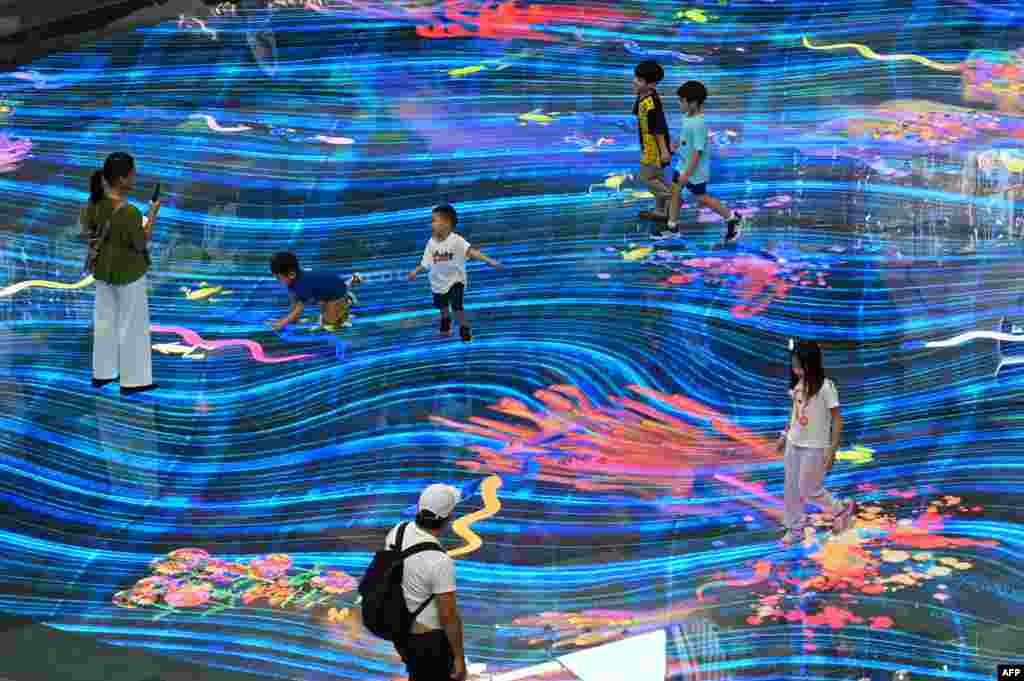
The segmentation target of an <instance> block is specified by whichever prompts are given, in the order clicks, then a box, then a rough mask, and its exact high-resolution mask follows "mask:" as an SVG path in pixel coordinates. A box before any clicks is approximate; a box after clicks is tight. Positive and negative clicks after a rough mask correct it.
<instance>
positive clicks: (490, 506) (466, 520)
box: [448, 475, 501, 558]
mask: <svg viewBox="0 0 1024 681" xmlns="http://www.w3.org/2000/svg"><path fill="white" fill-rule="evenodd" d="M499 487H501V477H500V476H497V475H492V476H491V477H489V478H487V479H486V480H484V482H483V484H482V485H481V486H480V495H481V496H482V497H483V498H484V507H483V508H482V509H480V510H479V511H476V512H475V513H470V514H469V515H464V516H462V517H461V518H459V519H458V520H456V521H455V522H454V523H452V530H454V531H455V534H457V535H459V536H460V537H462V538H463V539H465V540H466V543H465V544H463V545H462V546H460V547H459V548H457V549H452V550H450V551H449V552H448V555H449V556H451V557H452V558H458V557H459V556H464V555H466V554H467V553H473V552H474V551H476V550H477V549H479V548H480V547H481V546H483V545H484V541H483V540H482V539H481V538H480V536H479V535H478V534H477V533H476V532H474V531H473V530H471V529H470V525H472V524H473V523H475V522H477V521H478V520H484V519H485V518H490V517H491V516H493V515H494V514H495V513H497V512H498V511H500V510H501V500H500V499H498V488H499Z"/></svg>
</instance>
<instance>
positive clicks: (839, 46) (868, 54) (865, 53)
mask: <svg viewBox="0 0 1024 681" xmlns="http://www.w3.org/2000/svg"><path fill="white" fill-rule="evenodd" d="M804 47H806V48H807V49H809V50H849V49H852V50H857V51H858V52H860V55H861V56H862V57H864V58H865V59H874V60H875V61H913V62H917V63H918V64H921V65H923V66H927V67H928V68H931V69H935V70H936V71H960V70H961V68H962V66H961V65H960V64H943V63H941V62H937V61H932V60H931V59H929V58H928V57H922V56H920V55H917V54H878V53H877V52H875V51H874V50H872V49H871V48H870V47H868V46H867V45H861V44H859V43H836V44H835V45H812V44H811V41H810V40H808V39H807V36H804Z"/></svg>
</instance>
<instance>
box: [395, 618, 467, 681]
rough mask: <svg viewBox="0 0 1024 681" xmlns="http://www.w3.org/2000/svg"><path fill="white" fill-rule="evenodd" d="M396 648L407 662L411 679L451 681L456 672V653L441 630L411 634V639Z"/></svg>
mask: <svg viewBox="0 0 1024 681" xmlns="http://www.w3.org/2000/svg"><path fill="white" fill-rule="evenodd" d="M395 648H396V650H398V654H399V655H401V656H402V661H404V662H405V668H406V670H408V672H409V681H450V680H451V678H452V674H453V673H454V672H455V654H454V653H453V652H452V646H451V643H449V642H448V636H447V634H445V633H444V632H443V631H441V630H437V631H431V632H430V633H427V634H410V635H409V640H407V641H406V642H405V643H404V644H403V645H402V646H400V647H399V646H395Z"/></svg>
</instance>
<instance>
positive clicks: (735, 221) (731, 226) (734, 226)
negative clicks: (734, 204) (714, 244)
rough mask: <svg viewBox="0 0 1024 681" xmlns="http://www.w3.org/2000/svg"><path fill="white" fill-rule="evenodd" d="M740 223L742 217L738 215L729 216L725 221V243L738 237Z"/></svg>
mask: <svg viewBox="0 0 1024 681" xmlns="http://www.w3.org/2000/svg"><path fill="white" fill-rule="evenodd" d="M742 223H743V218H741V217H740V216H738V215H737V216H736V217H731V218H729V221H728V222H727V223H726V224H727V225H728V229H727V230H726V232H725V243H727V244H729V243H732V242H733V241H736V239H739V238H740V225H741V224H742Z"/></svg>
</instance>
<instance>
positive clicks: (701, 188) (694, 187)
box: [672, 170, 708, 196]
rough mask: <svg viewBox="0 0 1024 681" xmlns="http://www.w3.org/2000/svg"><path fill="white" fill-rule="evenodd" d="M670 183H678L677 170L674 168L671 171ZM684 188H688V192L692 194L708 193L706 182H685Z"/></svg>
mask: <svg viewBox="0 0 1024 681" xmlns="http://www.w3.org/2000/svg"><path fill="white" fill-rule="evenodd" d="M672 184H679V171H678V170H676V171H674V172H673V173H672ZM686 188H687V189H689V190H690V193H691V194H693V195H694V196H701V195H703V194H707V193H708V183H707V182H701V183H700V184H692V183H690V182H687V183H686Z"/></svg>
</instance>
